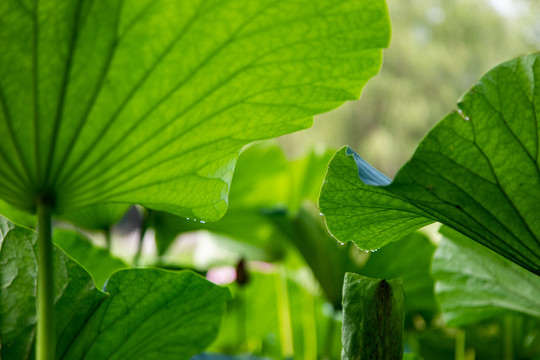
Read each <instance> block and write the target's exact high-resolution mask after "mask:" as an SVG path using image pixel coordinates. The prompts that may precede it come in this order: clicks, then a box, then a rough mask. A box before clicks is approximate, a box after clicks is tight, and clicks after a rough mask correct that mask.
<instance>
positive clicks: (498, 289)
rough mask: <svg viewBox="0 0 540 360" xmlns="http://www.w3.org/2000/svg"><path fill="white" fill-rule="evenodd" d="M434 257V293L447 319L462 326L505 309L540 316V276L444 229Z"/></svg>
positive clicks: (455, 324) (449, 322) (450, 322)
mask: <svg viewBox="0 0 540 360" xmlns="http://www.w3.org/2000/svg"><path fill="white" fill-rule="evenodd" d="M442 233H443V235H444V238H443V241H442V242H441V244H440V246H439V248H438V249H437V251H436V252H435V256H434V258H433V276H434V277H435V279H436V281H437V283H436V287H435V289H436V292H437V297H438V298H439V302H440V304H441V308H442V310H443V315H444V317H445V320H446V322H447V323H448V324H449V325H451V326H463V325H466V324H470V323H473V322H476V321H478V320H482V319H485V318H489V317H493V316H495V315H500V314H503V313H507V312H510V311H511V312H518V313H522V314H527V315H530V316H533V317H536V318H539V319H540V278H539V277H538V276H535V275H534V274H531V273H530V272H528V271H526V270H525V269H523V268H521V267H519V266H516V265H515V264H513V263H512V262H510V261H508V260H506V259H504V258H503V257H501V256H499V255H497V254H495V253H493V252H492V251H490V250H488V249H486V248H483V247H482V246H479V245H478V244H475V243H474V242H473V241H470V239H467V238H466V237H465V236H463V235H461V234H459V233H457V232H455V231H453V230H452V229H448V228H445V229H444V228H443V230H442Z"/></svg>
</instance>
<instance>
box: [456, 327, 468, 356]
mask: <svg viewBox="0 0 540 360" xmlns="http://www.w3.org/2000/svg"><path fill="white" fill-rule="evenodd" d="M455 359H456V360H465V359H466V357H465V331H464V330H461V329H457V332H456V347H455Z"/></svg>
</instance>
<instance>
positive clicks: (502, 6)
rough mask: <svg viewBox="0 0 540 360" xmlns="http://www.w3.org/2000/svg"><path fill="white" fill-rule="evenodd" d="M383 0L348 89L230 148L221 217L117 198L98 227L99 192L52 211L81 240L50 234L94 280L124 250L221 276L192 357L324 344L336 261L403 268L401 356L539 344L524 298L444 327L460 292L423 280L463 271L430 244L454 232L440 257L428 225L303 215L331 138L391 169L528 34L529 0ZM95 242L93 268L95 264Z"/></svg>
mask: <svg viewBox="0 0 540 360" xmlns="http://www.w3.org/2000/svg"><path fill="white" fill-rule="evenodd" d="M388 6H389V11H390V15H391V21H392V28H393V36H392V43H391V45H390V48H389V49H387V50H385V52H384V64H383V67H382V70H381V72H380V74H379V75H377V76H376V77H375V78H373V79H372V80H371V81H370V82H368V85H367V86H366V88H365V89H364V92H363V95H362V97H361V99H360V100H358V101H353V102H349V103H347V104H345V105H344V106H342V107H340V108H339V109H337V110H334V111H332V112H330V113H327V114H324V115H321V116H318V117H316V119H315V120H314V126H313V128H311V129H308V130H305V131H301V132H298V133H295V134H291V135H287V136H284V137H281V138H280V139H278V140H277V141H274V142H271V143H268V142H266V143H259V144H255V145H254V146H251V147H248V148H247V149H245V150H244V151H243V153H242V155H241V156H240V158H239V160H238V164H237V168H236V170H235V174H234V178H233V182H232V185H231V190H230V197H229V210H228V212H227V214H226V215H225V216H224V218H223V219H221V220H220V221H218V222H216V223H211V224H210V223H208V224H206V223H203V222H199V221H194V220H193V219H183V218H178V217H175V216H172V215H169V214H165V213H159V212H154V211H148V210H145V209H141V208H137V209H135V208H132V209H131V210H130V211H129V212H128V216H127V217H124V220H122V221H121V222H120V224H119V225H116V226H114V227H113V226H112V225H113V223H114V222H116V220H117V219H118V218H119V215H120V213H122V212H124V210H125V209H123V208H120V207H118V206H114V205H111V206H109V205H106V206H104V207H102V208H99V209H90V210H86V211H83V212H81V213H79V214H75V215H72V216H71V217H69V218H64V219H63V220H64V221H65V220H67V221H69V222H72V223H74V224H76V225H78V227H79V228H82V229H86V230H85V231H87V229H88V228H92V229H95V230H98V231H95V232H90V233H88V232H87V234H90V235H91V238H92V242H91V243H90V242H88V243H87V244H86V246H87V247H86V248H85V249H84V251H79V252H77V251H76V249H75V247H74V245H73V243H74V241H73V239H74V237H75V236H77V235H75V234H71V233H68V232H64V233H60V234H59V235H58V236H57V238H58V240H56V241H57V242H58V244H59V245H60V246H62V247H63V248H64V249H65V250H66V251H67V252H68V253H69V254H70V255H72V256H73V257H75V258H76V259H77V260H78V261H79V262H80V263H81V264H83V265H84V266H85V267H86V268H87V270H89V271H90V272H91V273H92V275H93V276H94V279H95V280H96V281H97V282H98V283H99V284H100V285H101V284H102V283H103V282H104V279H106V278H107V277H108V276H109V275H110V274H106V272H109V273H110V272H113V271H114V270H115V269H117V268H119V267H122V266H124V263H123V262H122V261H124V262H125V263H127V264H131V265H133V266H140V265H143V266H158V267H163V268H167V269H186V268H187V269H192V270H194V271H196V272H199V273H200V274H202V275H205V276H206V277H207V278H208V279H210V280H212V281H215V282H217V283H220V284H223V285H227V286H229V288H230V289H231V292H232V293H233V299H232V300H231V301H230V303H229V306H228V314H227V317H226V318H225V319H224V321H223V326H222V328H221V331H220V335H219V337H218V339H217V340H216V341H215V343H214V344H213V346H212V347H211V348H210V349H209V352H208V353H206V354H202V355H200V356H197V357H195V358H196V359H197V360H203V359H262V358H265V359H266V358H270V359H293V358H294V359H306V360H309V359H339V358H340V351H341V341H340V337H341V334H340V332H341V331H340V329H341V297H342V295H341V289H342V285H343V277H344V274H345V272H347V271H352V272H356V273H359V274H363V275H365V276H370V277H374V278H387V279H389V278H395V277H400V278H402V279H403V288H404V293H405V302H404V307H405V352H406V353H407V354H408V355H407V356H409V357H408V358H409V359H422V358H423V359H456V360H465V359H467V360H471V359H505V360H510V359H540V321H539V320H538V318H537V317H536V316H531V313H530V312H529V313H528V315H527V314H524V313H523V311H516V310H515V309H511V308H505V307H504V306H497V305H495V306H494V307H493V306H491V305H489V306H487V307H485V306H484V305H483V306H484V307H485V308H479V307H477V305H475V304H474V301H473V302H471V303H470V304H469V305H467V306H468V308H467V309H464V313H467V314H473V313H475V314H479V315H478V316H477V317H476V318H475V319H480V320H477V321H476V320H475V321H474V322H468V321H462V322H461V323H460V324H459V326H457V325H456V326H454V327H450V326H448V324H447V323H446V322H445V317H446V319H448V316H456V315H455V313H454V315H452V314H453V313H451V312H450V311H451V309H454V308H453V306H458V307H459V306H461V303H458V302H457V300H456V301H452V297H451V296H450V297H448V296H446V298H445V299H446V300H444V301H443V302H442V303H441V297H440V295H441V294H443V295H444V294H445V293H444V291H441V290H440V289H439V290H438V292H437V291H436V287H437V285H436V283H438V284H439V286H440V285H441V284H444V286H446V287H447V288H452V287H453V286H463V285H462V282H463V283H465V284H466V283H467V281H472V280H470V279H469V280H468V278H467V277H466V275H463V274H460V273H459V271H460V269H462V268H463V267H460V268H455V267H454V268H452V269H450V268H447V267H446V265H447V264H448V261H446V260H445V256H447V257H448V258H449V259H450V261H452V259H457V260H459V259H460V258H459V254H460V253H461V252H462V250H463V249H464V248H463V247H460V246H461V245H459V243H455V244H454V243H451V244H453V245H452V246H450V245H446V246H447V247H451V248H453V249H455V252H456V255H455V257H453V256H454V255H452V256H449V255H448V254H446V255H444V254H441V249H442V246H441V247H440V248H439V249H438V250H437V245H438V244H439V243H440V241H441V240H440V239H441V236H440V235H439V234H437V232H436V230H435V232H433V231H431V232H430V231H427V232H423V233H415V234H412V235H410V236H408V238H407V239H404V240H403V241H399V242H396V243H392V244H390V245H388V246H386V247H384V248H382V249H380V250H379V251H377V252H376V253H366V252H363V251H361V250H360V249H358V248H356V247H355V246H354V245H352V244H346V245H343V244H339V243H338V242H336V241H335V239H333V238H332V237H331V235H330V234H329V233H328V231H327V230H326V227H325V225H324V221H323V218H322V217H321V216H319V212H318V210H317V199H318V194H319V189H320V186H321V183H322V180H323V178H324V174H325V171H326V166H327V163H328V161H329V160H330V158H331V156H332V154H333V153H334V151H335V149H337V148H339V147H341V146H343V145H345V144H347V145H349V146H351V147H352V148H354V149H355V150H356V151H357V152H358V153H359V154H360V155H361V156H362V157H364V158H365V159H366V160H367V161H369V162H370V163H371V164H372V165H374V166H375V167H376V168H378V169H379V170H381V171H382V172H383V173H385V174H387V175H389V176H391V177H393V176H394V175H395V172H396V171H397V169H399V168H400V167H401V165H403V163H404V162H406V161H407V160H408V158H409V157H410V156H411V155H412V153H413V151H414V149H415V148H416V146H417V144H418V143H419V141H420V140H421V138H422V137H423V136H424V135H425V134H426V133H427V132H428V131H429V129H430V128H431V127H432V126H433V125H434V124H435V123H437V122H438V121H439V120H440V119H442V118H443V117H444V116H445V115H446V114H447V113H448V112H450V111H452V110H453V109H455V108H456V106H455V104H456V101H457V100H458V99H459V97H460V96H461V94H463V93H464V92H465V91H467V90H468V89H469V88H470V87H471V86H472V85H473V84H474V83H475V82H476V80H477V79H478V78H479V77H480V76H481V75H482V74H483V73H485V72H486V71H487V70H489V69H490V68H492V67H493V66H495V65H497V64H498V63H500V62H503V61H505V60H508V59H510V58H512V57H516V56H518V55H521V54H524V53H527V52H532V51H536V50H538V49H539V48H540V16H539V15H540V2H539V1H537V0H521V1H517V0H516V1H510V0H508V1H503V0H409V1H403V0H388ZM276 143H277V144H279V146H278V145H276ZM291 159H293V160H291ZM66 224H67V223H66ZM68 227H69V225H68ZM77 241H78V242H81V241H83V240H81V239H78V240H77ZM444 241H447V242H449V241H451V240H443V242H444ZM447 244H450V243H447ZM96 246H97V247H100V248H101V249H93V247H96ZM104 248H109V249H110V251H111V254H112V255H113V256H111V255H107V252H104V251H103V249H104ZM434 254H436V255H435V259H438V260H437V261H438V265H437V266H438V267H437V268H438V269H446V270H444V271H441V270H439V272H438V273H437V274H435V273H434V272H432V270H431V266H432V261H433V258H434ZM107 256H111V258H110V259H109V260H110V261H108V262H107V264H108V266H107V268H106V269H104V268H103V267H102V266H101V267H100V266H96V265H95V264H99V263H100V262H103V261H104V258H105V257H107ZM114 256H117V257H119V258H121V259H122V260H120V259H118V258H115V257H114ZM486 256H487V257H490V256H491V255H486ZM97 258H99V261H97V260H96V261H94V259H97ZM459 261H462V262H463V263H465V264H466V263H467V261H466V260H459ZM486 263H489V262H486ZM492 263H493V264H498V263H500V259H499V260H498V259H495V258H493V259H492ZM490 266H491V265H490ZM493 266H497V265H493ZM486 271H499V270H497V268H496V267H494V268H488V269H487V270H486ZM435 275H436V276H435ZM434 277H435V278H434ZM510 278H511V277H510ZM455 279H457V280H455ZM484 280H485V279H484ZM460 281H461V282H460ZM501 281H502V280H501ZM501 284H502V283H501ZM501 284H499V283H497V282H496V281H492V282H490V279H487V280H485V284H484V286H485V288H487V289H489V291H492V292H493V293H496V294H501V295H500V296H501V302H502V303H504V301H506V300H508V303H509V304H510V303H511V300H512V298H506V294H507V291H506V290H504V288H500V286H503V285H504V284H502V285H501ZM465 295H467V294H465ZM465 295H464V296H465ZM511 295H513V296H516V294H515V293H514V294H511ZM438 296H439V297H438ZM470 296H471V297H474V294H473V295H470ZM509 299H510V300H509ZM448 309H450V310H448ZM486 309H487V310H486ZM445 311H446V313H445ZM467 311H468V312H467ZM482 311H489V314H488V313H483V314H480V313H479V312H482ZM533 315H534V314H533ZM467 316H468V315H467ZM463 318H467V317H466V316H464V317H463ZM471 319H472V317H471Z"/></svg>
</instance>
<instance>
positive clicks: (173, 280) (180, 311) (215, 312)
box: [0, 217, 228, 359]
mask: <svg viewBox="0 0 540 360" xmlns="http://www.w3.org/2000/svg"><path fill="white" fill-rule="evenodd" d="M0 240H1V243H0V245H1V247H0V265H1V266H0V285H1V287H0V289H1V292H0V300H1V301H0V325H1V326H0V335H1V336H0V338H1V339H2V348H1V353H0V354H1V356H2V358H5V359H29V358H33V356H34V354H33V352H32V351H33V346H32V344H33V342H34V336H35V324H36V282H37V279H36V276H37V264H36V256H35V252H36V249H35V242H36V234H35V233H33V232H31V231H29V230H26V229H23V228H18V227H15V226H14V225H12V224H11V223H9V222H8V221H6V220H5V219H3V218H1V217H0ZM54 265H55V268H54V274H55V294H56V296H55V298H56V301H55V305H54V311H55V327H56V338H57V344H56V353H57V357H58V358H59V359H82V358H85V359H130V358H136V357H138V358H144V359H178V358H185V359H187V358H189V357H191V356H193V355H195V354H197V353H200V352H201V351H203V350H204V348H205V347H206V346H208V345H209V344H210V343H211V342H212V340H213V339H214V338H215V336H216V335H217V330H218V327H219V324H220V321H221V316H222V314H223V312H224V310H225V303H226V300H227V298H228V291H227V290H225V289H223V288H220V287H218V286H216V285H213V284H212V283H210V282H208V281H206V280H205V279H203V278H201V277H199V276H197V275H195V274H193V273H191V272H187V271H186V272H167V271H162V270H157V269H154V270H150V269H131V270H124V271H119V272H117V273H115V274H114V275H113V276H112V277H111V278H110V279H109V281H108V283H107V289H106V290H107V293H105V292H102V291H99V290H97V289H96V288H95V286H94V283H93V281H92V278H91V277H90V275H89V274H88V273H87V272H86V271H85V270H84V269H83V268H82V267H81V266H80V265H79V264H77V263H76V262H75V261H73V260H71V259H70V258H69V257H68V256H67V255H66V254H65V253H63V252H62V251H61V250H59V249H58V248H55V250H54ZM134 354H135V355H136V356H135V355H134Z"/></svg>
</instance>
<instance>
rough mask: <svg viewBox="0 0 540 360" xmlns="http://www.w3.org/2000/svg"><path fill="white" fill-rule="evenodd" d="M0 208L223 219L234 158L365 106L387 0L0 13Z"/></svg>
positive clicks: (116, 0) (141, 2)
mask: <svg viewBox="0 0 540 360" xmlns="http://www.w3.org/2000/svg"><path fill="white" fill-rule="evenodd" d="M0 19H2V26H0V44H1V50H0V139H1V141H0V161H1V164H2V166H1V167H0V198H2V199H3V200H5V201H7V202H9V203H10V204H12V205H14V206H16V207H18V208H20V209H25V210H28V211H32V210H33V208H34V206H35V204H36V199H37V198H44V199H45V200H46V201H47V202H48V203H49V204H50V205H52V206H53V207H54V209H55V211H56V212H57V213H66V212H69V211H71V210H73V209H75V208H77V207H83V206H87V205H91V204H94V203H99V202H126V203H139V204H142V205H144V206H146V207H148V208H152V209H157V210H163V211H168V212H172V213H175V214H177V215H182V216H187V217H196V218H197V219H206V220H216V219H218V218H219V217H221V216H222V215H223V213H224V212H225V209H226V207H227V200H226V199H227V192H228V186H229V182H230V179H231V176H232V170H233V167H234V163H235V160H236V157H237V155H238V152H239V150H240V149H241V148H242V146H244V145H245V144H247V143H249V142H251V141H253V140H256V139H262V138H270V137H274V136H278V135H281V134H284V133H289V132H292V131H296V130H299V129H303V128H306V127H308V126H310V125H311V118H312V116H313V115H315V114H318V113H321V112H324V111H327V110H330V109H332V108H335V107H337V106H339V105H340V104H342V103H343V102H344V101H346V100H352V99H356V98H358V96H359V94H360V91H361V89H362V87H363V85H364V84H365V82H366V81H367V80H368V79H369V78H370V77H371V76H373V75H374V74H375V73H376V72H377V71H378V69H379V67H380V64H381V48H382V47H385V46H386V45H387V44H388V41H389V21H388V15H387V10H386V5H385V4H384V2H383V1H356V0H346V1H343V0H316V1H314V0H291V1H276V0H258V1H252V0H226V1H216V0H194V1H186V0H182V1H166V0H156V1H149V0H133V1H120V0H113V1H90V0H78V1H63V0H47V1H26V2H22V1H19V0H5V1H2V2H1V4H0Z"/></svg>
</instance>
